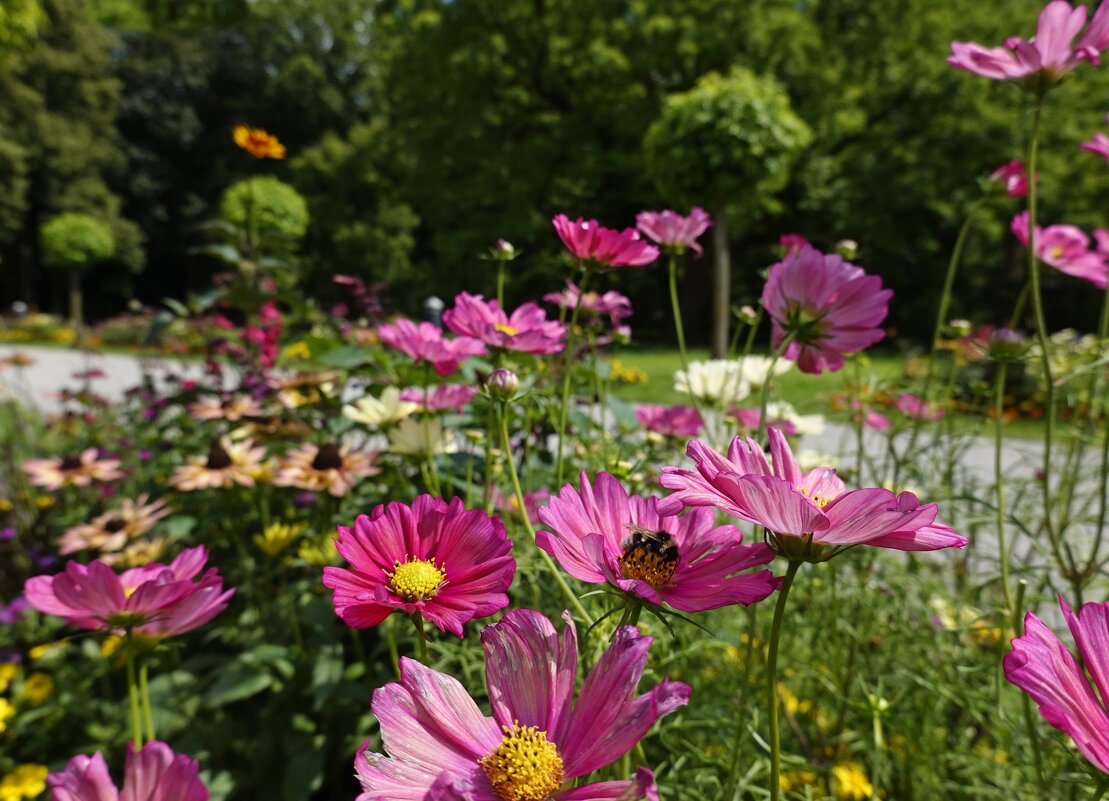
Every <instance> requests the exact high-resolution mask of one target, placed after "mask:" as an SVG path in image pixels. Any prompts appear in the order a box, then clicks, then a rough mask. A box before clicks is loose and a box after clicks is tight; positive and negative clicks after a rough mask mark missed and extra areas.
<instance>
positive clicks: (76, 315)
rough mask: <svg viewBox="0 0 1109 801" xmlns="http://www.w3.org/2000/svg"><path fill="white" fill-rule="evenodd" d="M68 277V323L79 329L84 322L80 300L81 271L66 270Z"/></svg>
mask: <svg viewBox="0 0 1109 801" xmlns="http://www.w3.org/2000/svg"><path fill="white" fill-rule="evenodd" d="M66 273H67V275H68V277H69V321H70V322H71V323H73V325H74V326H76V327H78V328H79V327H80V326H81V325H83V324H84V322H85V314H84V308H83V306H84V304H83V303H82V298H81V271H80V270H74V269H72V268H71V269H69V270H66Z"/></svg>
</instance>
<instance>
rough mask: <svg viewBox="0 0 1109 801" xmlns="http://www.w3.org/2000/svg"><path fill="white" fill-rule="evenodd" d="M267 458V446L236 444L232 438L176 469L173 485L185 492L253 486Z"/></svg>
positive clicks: (218, 441) (170, 478) (171, 479)
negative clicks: (263, 461) (205, 454)
mask: <svg viewBox="0 0 1109 801" xmlns="http://www.w3.org/2000/svg"><path fill="white" fill-rule="evenodd" d="M265 458H266V449H265V447H264V446H261V445H259V446H257V447H255V445H254V443H253V442H251V441H250V440H243V441H242V442H232V441H231V440H230V438H228V437H222V438H221V439H219V440H217V441H215V442H213V443H212V445H211V447H209V448H208V455H207V456H194V457H192V458H191V459H189V460H188V461H187V462H186V463H185V464H183V465H179V466H177V467H175V468H174V470H173V475H171V476H170V477H169V485H170V486H171V487H173V488H174V489H177V490H180V491H181V492H193V491H195V490H205V489H225V488H227V487H233V486H236V485H238V486H240V487H253V486H254V483H255V479H256V477H257V476H258V475H259V474H260V473H261V472H262V460H263V459H265Z"/></svg>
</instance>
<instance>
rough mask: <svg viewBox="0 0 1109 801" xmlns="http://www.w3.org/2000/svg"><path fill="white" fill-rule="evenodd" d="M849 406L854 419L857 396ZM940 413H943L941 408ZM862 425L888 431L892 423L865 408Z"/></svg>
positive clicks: (858, 405) (859, 409)
mask: <svg viewBox="0 0 1109 801" xmlns="http://www.w3.org/2000/svg"><path fill="white" fill-rule="evenodd" d="M851 408H852V409H854V410H855V412H856V415H855V419H856V420H857V419H858V414H857V413H858V412H860V411H862V408H863V406H862V404H861V403H860V402H859V400H858V398H855V399H853V400H852V401H851ZM940 413H941V414H942V413H943V412H942V410H941V412H940ZM863 425H864V426H866V427H867V428H872V429H874V430H875V431H889V430H890V427H891V426H892V425H893V424H892V423H890V419H889V418H888V417H886V416H885V415H884V414H882V413H881V412H876V411H874V410H873V409H867V410H866V412H865V413H864V414H863ZM786 433H787V434H788V433H789V432H788V431H787V432H786Z"/></svg>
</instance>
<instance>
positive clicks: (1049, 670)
mask: <svg viewBox="0 0 1109 801" xmlns="http://www.w3.org/2000/svg"><path fill="white" fill-rule="evenodd" d="M1059 605H1060V606H1061V607H1062V609H1063V617H1064V618H1066V621H1067V626H1068V627H1070V632H1071V636H1072V637H1074V641H1075V643H1076V644H1077V645H1078V653H1079V656H1080V657H1081V660H1082V662H1084V663H1085V665H1086V670H1088V671H1089V673H1090V678H1089V679H1087V677H1086V673H1085V672H1083V670H1082V665H1081V664H1079V661H1078V660H1076V659H1075V658H1074V655H1073V654H1072V653H1071V652H1070V650H1069V649H1068V648H1067V647H1066V646H1065V645H1063V643H1062V642H1061V641H1060V640H1059V638H1058V637H1056V636H1055V633H1054V632H1053V631H1052V630H1051V629H1049V628H1048V627H1047V626H1046V625H1044V622H1043V621H1042V620H1040V619H1039V618H1038V617H1036V616H1035V615H1034V614H1032V613H1031V612H1028V613H1027V614H1026V615H1025V616H1024V636H1022V637H1017V638H1016V639H1015V640H1013V650H1012V651H1010V652H1009V653H1007V654H1006V655H1005V677H1006V678H1007V679H1008V680H1009V681H1010V682H1011V683H1013V684H1015V685H1016V686H1017V687H1020V688H1021V689H1022V690H1024V691H1025V692H1026V693H1028V694H1029V695H1030V696H1031V697H1032V700H1033V701H1035V702H1036V703H1037V704H1039V706H1040V715H1041V716H1042V717H1043V719H1044V720H1046V721H1047V722H1048V723H1050V724H1051V725H1052V726H1054V727H1055V728H1057V729H1058V730H1059V731H1061V732H1063V733H1064V734H1066V735H1067V736H1068V737H1070V738H1071V739H1072V740H1074V744H1075V745H1076V746H1078V750H1079V751H1081V752H1082V755H1083V756H1085V757H1086V759H1088V760H1090V762H1092V763H1093V765H1094V767H1095V768H1097V769H1098V770H1100V771H1101V772H1102V773H1106V774H1109V603H1100V604H1099V603H1088V604H1084V605H1083V606H1082V608H1081V609H1079V610H1078V614H1077V615H1076V614H1075V613H1074V612H1073V611H1072V610H1071V608H1070V605H1069V604H1068V603H1067V602H1066V601H1065V600H1063V598H1062V597H1061V596H1060V598H1059ZM1091 680H1092V683H1093V688H1091V687H1090V684H1091ZM1095 689H1096V691H1097V693H1096V694H1095V692H1094V690H1095ZM1098 694H1100V696H1101V699H1100V700H1098Z"/></svg>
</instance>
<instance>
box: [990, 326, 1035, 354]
mask: <svg viewBox="0 0 1109 801" xmlns="http://www.w3.org/2000/svg"><path fill="white" fill-rule="evenodd" d="M1028 347H1029V344H1028V339H1027V338H1026V337H1025V336H1024V334H1022V333H1020V332H1019V331H1013V330H1011V329H1009V328H998V329H997V330H996V331H994V332H992V333H991V334H990V339H989V342H988V344H987V345H986V355H987V356H989V358H990V359H992V360H993V361H995V362H1019V361H1020V360H1021V359H1023V358H1024V356H1025V354H1026V353H1028Z"/></svg>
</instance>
